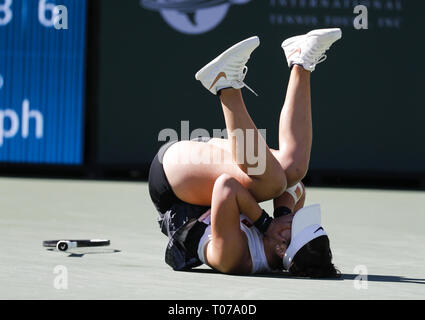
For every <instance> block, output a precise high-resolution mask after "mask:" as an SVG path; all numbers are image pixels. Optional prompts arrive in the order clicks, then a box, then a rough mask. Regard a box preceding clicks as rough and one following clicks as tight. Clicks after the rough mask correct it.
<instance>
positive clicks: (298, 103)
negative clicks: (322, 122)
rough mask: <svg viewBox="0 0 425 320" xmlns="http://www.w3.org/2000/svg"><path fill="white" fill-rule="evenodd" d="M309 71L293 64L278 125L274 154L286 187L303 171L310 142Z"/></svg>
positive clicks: (301, 177) (297, 180)
mask: <svg viewBox="0 0 425 320" xmlns="http://www.w3.org/2000/svg"><path fill="white" fill-rule="evenodd" d="M310 74H311V73H310V72H309V71H306V70H305V69H304V68H302V67H300V66H298V65H294V67H293V69H292V71H291V76H290V79H289V84H288V89H287V94H286V99H285V104H284V106H283V109H282V113H281V117H280V124H279V152H277V153H275V156H276V158H277V159H278V160H279V162H280V164H281V166H282V168H283V169H284V171H285V174H286V177H287V182H288V187H291V186H294V185H295V184H297V183H298V182H299V181H301V179H303V178H304V177H305V175H306V173H307V170H308V165H309V162H310V152H311V145H312V137H313V133H312V131H313V130H312V117H311V93H310Z"/></svg>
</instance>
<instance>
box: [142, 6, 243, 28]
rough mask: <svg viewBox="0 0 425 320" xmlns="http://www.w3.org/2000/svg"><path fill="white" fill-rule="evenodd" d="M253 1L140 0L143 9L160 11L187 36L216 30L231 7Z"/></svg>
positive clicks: (170, 23)
mask: <svg viewBox="0 0 425 320" xmlns="http://www.w3.org/2000/svg"><path fill="white" fill-rule="evenodd" d="M250 1H251V0H140V4H141V6H142V7H144V8H145V9H148V10H153V11H158V12H159V13H160V14H161V16H162V18H163V19H164V20H165V22H167V23H168V25H170V26H171V27H172V28H174V29H175V30H177V31H179V32H181V33H185V34H201V33H205V32H208V31H211V30H213V29H214V28H216V27H217V26H218V25H219V24H220V23H221V22H222V21H223V19H224V18H225V17H226V14H227V12H228V10H229V8H230V6H231V5H234V4H245V3H248V2H250Z"/></svg>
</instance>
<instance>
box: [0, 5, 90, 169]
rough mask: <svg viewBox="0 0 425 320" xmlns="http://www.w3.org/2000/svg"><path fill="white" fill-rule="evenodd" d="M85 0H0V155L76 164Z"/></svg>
mask: <svg viewBox="0 0 425 320" xmlns="http://www.w3.org/2000/svg"><path fill="white" fill-rule="evenodd" d="M86 14H87V1H86V0H0V162H9V163H40V164H67V165H68V164H70V165H76V164H81V163H82V161H83V123H84V121H83V119H84V100H85V89H84V88H85V46H86Z"/></svg>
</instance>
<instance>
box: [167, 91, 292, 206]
mask: <svg viewBox="0 0 425 320" xmlns="http://www.w3.org/2000/svg"><path fill="white" fill-rule="evenodd" d="M221 103H222V106H223V112H224V116H225V120H226V126H227V130H228V134H229V140H228V141H227V142H226V144H227V146H228V147H227V148H226V147H224V148H222V147H220V146H219V145H220V144H219V143H200V142H193V141H181V142H179V143H177V144H175V145H173V146H171V147H170V149H168V151H167V152H166V153H165V156H164V170H165V173H166V176H167V178H168V180H169V183H170V184H171V187H172V188H173V191H174V192H175V194H176V195H177V196H178V197H179V198H180V199H181V200H183V201H186V202H189V203H193V204H199V205H210V204H211V197H212V191H213V187H214V183H215V181H216V179H217V178H218V177H219V176H220V175H221V174H224V173H225V174H228V175H230V176H232V177H234V178H235V179H236V180H237V181H238V182H239V183H240V184H241V185H242V186H243V187H244V188H246V189H248V190H249V192H251V194H252V195H253V197H254V198H255V199H256V200H257V201H258V202H261V201H266V200H270V199H273V198H275V197H277V196H279V195H280V194H282V192H283V191H284V190H285V189H286V177H285V173H284V171H283V170H282V166H281V164H280V163H279V161H278V159H276V158H275V157H274V155H273V154H272V152H271V151H270V149H269V148H268V147H267V144H266V142H265V141H264V139H263V137H262V136H261V135H260V133H259V132H258V130H257V128H256V127H255V124H254V122H253V121H252V119H251V117H250V116H249V114H248V111H247V110H246V107H245V104H244V102H243V99H242V95H241V91H240V90H235V89H224V90H222V94H221ZM248 130H251V133H253V139H251V140H250V141H247V140H246V139H245V138H246V137H247V134H246V133H247V131H248ZM236 131H239V132H242V138H243V140H242V141H241V140H240V139H233V138H232V137H233V136H235V133H236ZM236 136H237V135H236ZM239 136H240V135H239ZM247 142H248V143H253V144H254V145H253V146H251V147H253V148H252V149H254V153H256V156H257V157H258V163H256V164H250V163H249V161H247V160H248V159H247V145H248V143H247ZM262 147H263V148H262ZM257 151H258V152H257ZM217 153H220V156H219V159H220V161H217V157H215V156H213V155H214V154H217ZM205 155H206V156H205ZM240 155H242V156H240ZM184 157H186V158H189V159H190V160H195V161H189V162H187V161H186V163H183V161H181V159H182V158H184ZM213 158H214V159H213ZM198 159H199V160H198ZM201 159H203V160H205V159H207V160H208V159H209V161H206V162H203V161H200V160H201ZM260 162H261V164H262V165H261V167H263V168H264V171H263V172H260V173H259V174H250V169H254V167H255V166H258V165H259V163H260ZM254 171H255V170H254Z"/></svg>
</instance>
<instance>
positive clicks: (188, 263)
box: [149, 138, 210, 271]
mask: <svg viewBox="0 0 425 320" xmlns="http://www.w3.org/2000/svg"><path fill="white" fill-rule="evenodd" d="M208 140H209V139H206V138H199V139H196V140H195V141H201V142H207V141H208ZM174 143H177V141H171V142H168V143H167V144H165V145H164V146H163V147H162V148H161V149H160V150H159V152H158V153H157V155H156V156H155V158H154V159H153V161H152V164H151V167H150V171H149V194H150V197H151V199H152V202H153V204H154V205H155V207H156V209H157V211H158V214H159V217H158V223H159V227H160V229H161V231H162V233H163V234H165V235H166V236H167V237H168V238H169V243H168V246H167V249H166V253H165V261H166V263H167V264H169V265H170V266H171V267H172V268H173V269H174V270H177V271H182V270H187V269H190V268H193V267H196V266H199V265H201V264H202V262H201V261H200V260H199V257H198V253H197V251H198V244H199V240H200V239H201V237H202V235H203V234H204V231H205V229H206V227H207V225H206V224H204V223H202V222H198V220H197V219H198V218H199V217H200V216H201V215H202V214H204V213H205V212H206V211H208V210H209V209H210V207H205V206H199V205H194V204H190V203H187V202H184V201H182V200H180V199H179V198H178V197H177V196H176V195H175V193H174V191H173V189H172V188H171V185H170V183H169V182H168V179H167V176H166V174H165V171H164V166H163V165H162V163H163V159H164V154H165V152H166V151H167V150H168V149H169V148H170V147H171V146H172V145H173V144H174Z"/></svg>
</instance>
